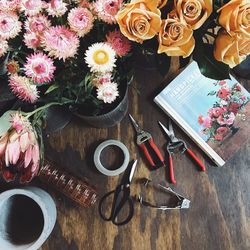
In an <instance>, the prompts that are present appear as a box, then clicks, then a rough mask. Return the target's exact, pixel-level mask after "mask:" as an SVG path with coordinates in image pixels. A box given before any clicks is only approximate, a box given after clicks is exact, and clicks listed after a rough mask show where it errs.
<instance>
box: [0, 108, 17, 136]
mask: <svg viewBox="0 0 250 250" xmlns="http://www.w3.org/2000/svg"><path fill="white" fill-rule="evenodd" d="M13 112H14V111H13V110H9V111H7V112H5V113H4V114H3V115H2V116H1V117H0V137H1V136H2V135H4V134H5V133H6V132H7V131H8V130H9V129H10V128H11V123H10V115H11V113H13Z"/></svg>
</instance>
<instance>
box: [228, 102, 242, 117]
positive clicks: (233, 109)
mask: <svg viewBox="0 0 250 250" xmlns="http://www.w3.org/2000/svg"><path fill="white" fill-rule="evenodd" d="M240 107H241V104H239V103H237V102H232V103H230V105H229V107H228V111H230V112H233V113H234V114H235V115H236V114H237V113H238V111H239V108H240Z"/></svg>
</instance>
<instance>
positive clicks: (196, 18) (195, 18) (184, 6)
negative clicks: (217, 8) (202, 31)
mask: <svg viewBox="0 0 250 250" xmlns="http://www.w3.org/2000/svg"><path fill="white" fill-rule="evenodd" d="M175 7H176V11H177V13H178V16H179V18H180V20H181V22H184V21H185V22H186V23H187V24H189V25H190V26H191V27H192V29H193V30H196V29H199V28H200V27H201V25H202V24H203V23H204V22H205V21H206V20H207V18H208V17H209V16H210V14H211V13H212V11H213V1H212V0H175Z"/></svg>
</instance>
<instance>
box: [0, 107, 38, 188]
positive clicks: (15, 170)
mask: <svg viewBox="0 0 250 250" xmlns="http://www.w3.org/2000/svg"><path fill="white" fill-rule="evenodd" d="M10 122H11V125H12V126H11V128H10V129H9V130H8V132H6V133H5V134H4V135H2V136H1V137H0V162H1V163H2V175H3V177H4V179H5V180H6V181H8V182H9V181H13V180H14V179H15V177H16V175H17V174H18V175H20V179H19V181H20V182H21V183H26V182H29V181H31V180H32V178H33V177H34V176H35V175H37V173H38V170H39V166H40V150H39V145H38V141H37V135H36V132H35V131H34V130H33V128H32V126H31V124H30V122H29V121H28V119H27V118H25V117H24V116H22V115H21V114H20V113H19V112H15V113H12V114H11V117H10Z"/></svg>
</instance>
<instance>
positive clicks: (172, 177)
mask: <svg viewBox="0 0 250 250" xmlns="http://www.w3.org/2000/svg"><path fill="white" fill-rule="evenodd" d="M168 160H169V174H170V181H171V182H172V183H173V184H174V185H175V184H176V180H175V178H174V165H173V157H172V155H171V153H169V156H168Z"/></svg>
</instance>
